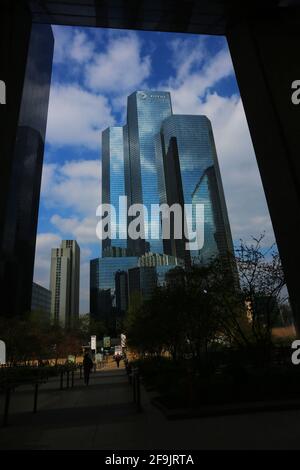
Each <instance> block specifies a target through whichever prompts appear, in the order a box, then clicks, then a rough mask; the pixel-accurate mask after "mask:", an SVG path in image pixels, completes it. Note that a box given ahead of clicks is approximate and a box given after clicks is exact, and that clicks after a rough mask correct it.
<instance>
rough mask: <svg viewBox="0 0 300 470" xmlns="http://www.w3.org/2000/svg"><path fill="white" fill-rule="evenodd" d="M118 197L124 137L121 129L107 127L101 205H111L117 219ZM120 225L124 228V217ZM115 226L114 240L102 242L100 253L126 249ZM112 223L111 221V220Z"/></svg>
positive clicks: (121, 191)
mask: <svg viewBox="0 0 300 470" xmlns="http://www.w3.org/2000/svg"><path fill="white" fill-rule="evenodd" d="M119 196H125V180H124V136H123V127H108V128H107V129H105V131H103V132H102V203H105V204H111V205H112V206H113V207H114V208H115V210H116V214H117V217H118V214H119ZM121 215H122V216H123V217H124V220H123V221H122V220H121V223H123V224H124V227H125V228H126V216H125V214H123V213H122V214H121ZM118 221H119V220H118V218H117V220H116V222H117V223H116V225H114V227H115V230H116V238H113V239H110V238H107V239H106V240H103V241H102V253H104V252H105V250H106V249H107V248H108V247H111V246H112V247H119V248H126V247H127V240H126V238H125V239H122V238H120V226H119V225H118ZM111 222H112V223H113V220H111Z"/></svg>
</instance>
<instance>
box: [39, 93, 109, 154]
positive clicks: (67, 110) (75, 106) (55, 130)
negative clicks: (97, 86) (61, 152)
mask: <svg viewBox="0 0 300 470" xmlns="http://www.w3.org/2000/svg"><path fill="white" fill-rule="evenodd" d="M114 122H115V121H114V118H113V116H112V112H111V108H110V106H109V103H108V100H107V98H105V97H104V96H102V95H97V94H95V93H91V92H89V91H86V90H84V89H83V88H81V87H80V86H79V85H76V84H66V85H58V84H55V85H53V86H51V91H50V100H49V112H48V122H47V135H46V139H47V142H48V143H50V144H51V145H55V146H58V147H62V146H64V145H71V146H76V145H77V146H85V147H87V148H91V149H97V148H99V149H100V142H101V131H102V130H103V129H105V128H106V127H108V126H111V125H113V124H114Z"/></svg>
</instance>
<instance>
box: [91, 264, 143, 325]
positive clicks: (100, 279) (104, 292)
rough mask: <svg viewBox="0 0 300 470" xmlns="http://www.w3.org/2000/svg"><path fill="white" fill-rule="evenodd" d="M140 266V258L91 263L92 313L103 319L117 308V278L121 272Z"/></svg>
mask: <svg viewBox="0 0 300 470" xmlns="http://www.w3.org/2000/svg"><path fill="white" fill-rule="evenodd" d="M136 266H138V257H136V256H122V257H104V258H96V259H92V260H91V261H90V313H91V315H92V317H94V318H98V319H101V318H103V317H105V316H106V315H107V314H109V309H112V308H113V307H116V291H115V289H116V283H115V276H116V274H117V272H118V271H119V270H121V271H127V270H128V269H129V268H132V267H136Z"/></svg>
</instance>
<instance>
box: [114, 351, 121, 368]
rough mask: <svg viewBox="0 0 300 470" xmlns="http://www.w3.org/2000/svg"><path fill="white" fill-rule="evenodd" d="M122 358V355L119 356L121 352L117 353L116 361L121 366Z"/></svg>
mask: <svg viewBox="0 0 300 470" xmlns="http://www.w3.org/2000/svg"><path fill="white" fill-rule="evenodd" d="M120 360H121V356H119V354H117V355H116V357H115V361H116V363H117V366H118V367H120Z"/></svg>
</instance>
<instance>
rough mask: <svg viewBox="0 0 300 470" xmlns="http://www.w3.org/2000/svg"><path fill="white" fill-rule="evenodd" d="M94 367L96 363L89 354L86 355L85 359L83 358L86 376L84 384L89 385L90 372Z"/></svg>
mask: <svg viewBox="0 0 300 470" xmlns="http://www.w3.org/2000/svg"><path fill="white" fill-rule="evenodd" d="M93 367H94V363H93V361H92V359H91V358H90V355H89V353H85V355H84V358H83V375H84V383H85V384H86V385H88V384H89V381H90V372H91V370H92V368H93Z"/></svg>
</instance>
